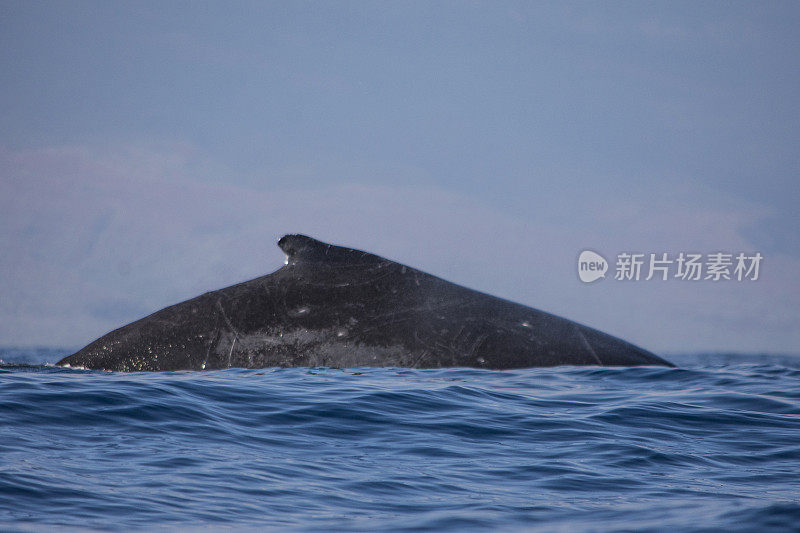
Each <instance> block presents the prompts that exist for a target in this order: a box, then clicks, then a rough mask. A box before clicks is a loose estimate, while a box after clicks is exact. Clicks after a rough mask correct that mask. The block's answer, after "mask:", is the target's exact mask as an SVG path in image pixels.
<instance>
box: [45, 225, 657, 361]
mask: <svg viewBox="0 0 800 533" xmlns="http://www.w3.org/2000/svg"><path fill="white" fill-rule="evenodd" d="M278 245H279V246H280V247H281V248H282V249H283V251H284V252H285V253H286V256H287V263H286V266H284V267H283V268H281V269H279V270H277V271H275V272H273V273H272V274H269V275H267V276H262V277H260V278H256V279H254V280H251V281H246V282H244V283H240V284H238V285H233V286H231V287H227V288H224V289H220V290H217V291H212V292H207V293H206V294H203V295H202V296H198V297H196V298H192V299H191V300H187V301H185V302H182V303H179V304H176V305H173V306H170V307H167V308H165V309H162V310H161V311H158V312H156V313H153V314H152V315H150V316H147V317H145V318H142V319H141V320H137V321H136V322H133V323H131V324H128V325H127V326H123V327H121V328H119V329H117V330H115V331H112V332H111V333H109V334H107V335H105V336H103V337H101V338H99V339H97V340H96V341H94V342H92V343H91V344H89V345H88V346H86V347H85V348H83V349H82V350H80V351H78V352H76V353H74V354H72V355H70V356H68V357H65V358H64V359H62V360H61V361H59V362H58V364H59V365H63V366H66V365H69V366H72V367H83V368H91V369H99V370H116V371H121V372H132V371H141V370H214V369H220V368H230V367H240V368H265V367H314V366H330V367H339V368H344V367H358V366H380V367H385V366H393V367H412V368H440V367H475V368H487V369H509V368H525V367H541V366H555V365H609V366H637V365H663V366H673V365H672V364H671V363H669V362H667V361H665V360H663V359H661V358H659V357H658V356H656V355H653V354H652V353H650V352H648V351H646V350H643V349H641V348H638V347H636V346H633V345H632V344H629V343H627V342H625V341H622V340H620V339H617V338H615V337H612V336H610V335H607V334H605V333H601V332H599V331H597V330H594V329H592V328H589V327H586V326H583V325H580V324H577V323H575V322H572V321H570V320H566V319H564V318H560V317H557V316H554V315H551V314H549V313H545V312H543V311H538V310H536V309H532V308H530V307H526V306H524V305H520V304H516V303H513V302H510V301H507V300H502V299H500V298H496V297H494V296H490V295H488V294H483V293H480V292H477V291H473V290H471V289H467V288H465V287H461V286H459V285H456V284H454V283H450V282H448V281H444V280H442V279H440V278H437V277H435V276H431V275H430V274H426V273H424V272H420V271H419V270H415V269H413V268H410V267H407V266H404V265H401V264H399V263H395V262H394V261H390V260H388V259H384V258H382V257H378V256H377V255H372V254H369V253H366V252H362V251H359V250H352V249H349V248H344V247H340V246H333V245H330V244H325V243H323V242H320V241H317V240H314V239H312V238H310V237H306V236H304V235H287V236H285V237H283V238H282V239H281V240H280V241H278Z"/></svg>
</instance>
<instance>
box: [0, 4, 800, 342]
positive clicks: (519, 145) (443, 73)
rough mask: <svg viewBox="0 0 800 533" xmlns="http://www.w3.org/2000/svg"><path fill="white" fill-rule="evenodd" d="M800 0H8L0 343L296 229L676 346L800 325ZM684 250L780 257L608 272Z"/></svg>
mask: <svg viewBox="0 0 800 533" xmlns="http://www.w3.org/2000/svg"><path fill="white" fill-rule="evenodd" d="M798 27H800V6H798V4H797V3H796V2H768V3H767V2H735V1H725V2H696V1H692V2H597V3H595V2H562V1H559V2H502V1H491V2H489V1H487V2H466V1H463V2H445V1H442V2H413V1H402V2H366V1H364V2H198V1H193V2H178V1H173V2H146V1H141V2H128V3H122V2H83V1H73V2H33V1H9V0H2V1H0V91H1V92H0V117H2V120H0V345H11V346H34V345H36V346H65V347H80V346H82V345H84V344H87V343H88V342H90V341H92V340H93V339H95V338H97V337H99V336H100V335H102V334H104V333H106V332H108V331H109V330H111V329H115V328H116V327H119V326H121V325H124V324H125V323H128V322H130V321H132V320H135V319H137V318H140V317H142V316H144V315H147V314H149V313H150V312H153V311H155V310H157V309H160V308H162V307H164V306H166V305H169V304H172V303H176V302H178V301H181V300H184V299H186V298H190V297H192V296H195V295H197V294H200V293H202V292H205V291H208V290H213V289H216V288H221V287H224V286H227V285H230V284H233V283H236V282H240V281H244V280H247V279H251V278H254V277H257V276H260V275H263V274H267V273H269V272H272V271H274V270H276V269H278V268H279V267H281V266H282V264H283V253H282V252H281V251H280V249H279V248H278V247H277V246H276V241H277V239H278V238H280V237H281V236H282V235H283V234H286V233H305V234H308V235H311V236H313V237H315V238H318V239H321V240H324V241H326V242H331V243H335V244H342V245H346V246H349V247H354V248H358V249H363V250H368V251H370V252H373V253H377V254H380V255H383V256H385V257H388V258H391V259H394V260H396V261H399V262H402V263H404V264H408V265H410V266H413V267H416V268H419V269H421V270H424V271H426V272H429V273H431V274H434V275H437V276H439V277H443V278H445V279H448V280H450V281H454V282H457V283H459V284H462V285H465V286H468V287H471V288H474V289H477V290H481V291H484V292H488V293H491V294H495V295H497V296H501V297H503V298H507V299H510V300H513V301H517V302H519V303H522V304H526V305H529V306H532V307H535V308H538V309H543V310H546V311H549V312H552V313H555V314H558V315H561V316H565V317H567V318H570V319H573V320H576V321H578V322H581V323H584V324H587V325H590V326H593V327H596V328H598V329H600V330H603V331H606V332H609V333H612V334H614V335H617V336H620V337H622V338H625V339H627V340H629V341H631V342H634V343H636V344H638V345H641V346H643V347H645V348H647V349H650V350H652V351H655V352H657V353H661V354H669V353H686V352H698V351H731V352H758V353H786V354H798V353H800V282H798V275H800V274H798V273H800V210H799V209H798V208H797V206H798V205H800V183H798V177H800V150H798V145H799V144H800V143H799V141H800V105H798V104H800V98H798V94H800V32H798V31H797V28H798ZM583 250H592V251H595V252H598V253H599V254H601V255H602V256H603V257H604V258H605V259H606V260H607V261H608V263H609V272H608V273H607V274H606V277H605V279H599V280H597V281H595V282H592V283H583V282H582V281H581V280H580V279H579V277H578V271H577V268H578V267H577V258H578V256H579V254H580V253H581V252H582V251H583ZM680 252H693V253H701V254H703V255H704V256H707V255H708V254H712V253H717V252H724V253H731V254H737V253H739V252H745V253H746V254H748V255H750V254H755V253H756V252H758V253H760V254H761V255H762V256H763V260H762V262H761V264H760V272H759V277H758V279H757V280H752V279H745V280H742V281H739V280H736V279H732V280H721V281H719V282H714V281H712V280H706V279H700V280H696V281H691V280H681V279H677V278H674V276H670V277H671V278H672V279H670V280H668V281H663V280H661V279H658V278H656V279H651V280H649V281H647V280H644V279H643V278H644V276H642V279H640V280H626V281H623V280H616V279H614V274H615V264H616V261H617V258H618V257H619V254H621V253H644V254H646V256H645V257H649V254H650V253H655V254H658V255H659V256H660V255H661V254H662V253H668V254H669V255H668V257H670V258H674V257H677V255H678V254H679V253H680Z"/></svg>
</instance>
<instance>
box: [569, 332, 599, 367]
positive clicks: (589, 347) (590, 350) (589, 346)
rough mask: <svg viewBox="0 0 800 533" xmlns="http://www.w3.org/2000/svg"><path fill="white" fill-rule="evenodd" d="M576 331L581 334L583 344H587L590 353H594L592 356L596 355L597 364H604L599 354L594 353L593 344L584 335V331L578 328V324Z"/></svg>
mask: <svg viewBox="0 0 800 533" xmlns="http://www.w3.org/2000/svg"><path fill="white" fill-rule="evenodd" d="M575 331H577V332H578V335H580V336H581V340H582V341H583V345H584V346H586V349H587V350H589V353H590V354H592V357H594V359H595V361H597V364H598V365H602V364H603V362H602V361H601V360H600V358H599V357H597V354H596V353H594V349H593V348H592V345H591V344H589V341H587V340H586V337H584V336H583V332H582V331H581V330H580V328H578V326H575Z"/></svg>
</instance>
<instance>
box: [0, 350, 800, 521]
mask: <svg viewBox="0 0 800 533" xmlns="http://www.w3.org/2000/svg"><path fill="white" fill-rule="evenodd" d="M67 353H69V350H47V349H39V350H36V349H23V350H20V349H16V350H15V349H5V350H0V359H2V360H3V361H4V364H3V365H2V366H0V529H2V530H4V531H8V530H10V531H15V530H18V531H31V530H32V531H53V530H55V531H59V530H61V531H73V530H80V531H83V530H111V531H120V530H124V531H128V530H132V529H146V530H153V529H156V530H159V531H162V530H181V531H183V530H187V529H188V530H200V531H207V530H212V531H213V530H217V529H234V530H237V531H238V530H251V529H252V530H262V529H264V528H274V529H278V530H291V531H297V530H300V531H319V530H355V531H375V530H392V531H405V530H409V531H416V530H425V531H427V530H442V531H468V530H487V529H491V530H502V531H518V530H519V531H523V530H524V531H570V532H571V531H620V530H625V531H630V530H636V531H670V530H672V531H675V530H679V531H706V530H708V531H711V530H728V531H797V530H798V529H800V358H793V357H782V358H781V357H770V356H734V355H725V354H717V355H705V356H703V355H692V356H681V357H672V358H671V359H672V360H673V361H674V362H675V363H676V364H678V365H679V366H680V367H679V368H656V367H647V368H644V367H640V368H600V367H558V368H539V369H525V370H516V371H503V372H496V371H487V370H473V369H444V370H412V369H398V368H358V369H346V370H339V369H330V368H313V369H309V368H289V369H264V370H240V369H232V370H224V371H213V372H169V373H134V374H122V373H112V372H100V371H85V370H74V369H62V368H56V367H53V366H47V365H45V363H52V362H54V361H56V360H58V359H59V358H60V357H61V356H62V355H65V354H67Z"/></svg>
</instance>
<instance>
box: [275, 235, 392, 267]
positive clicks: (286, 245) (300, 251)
mask: <svg viewBox="0 0 800 533" xmlns="http://www.w3.org/2000/svg"><path fill="white" fill-rule="evenodd" d="M278 246H280V247H281V249H282V250H283V252H284V253H285V254H286V264H287V265H296V264H298V263H350V264H354V265H357V264H365V263H379V262H382V263H385V262H388V260H387V259H384V258H382V257H379V256H377V255H373V254H370V253H367V252H362V251H361V250H354V249H352V248H345V247H343V246H334V245H333V244H328V243H325V242H322V241H318V240H316V239H312V238H311V237H308V236H306V235H284V236H283V237H281V239H280V240H279V241H278Z"/></svg>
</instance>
